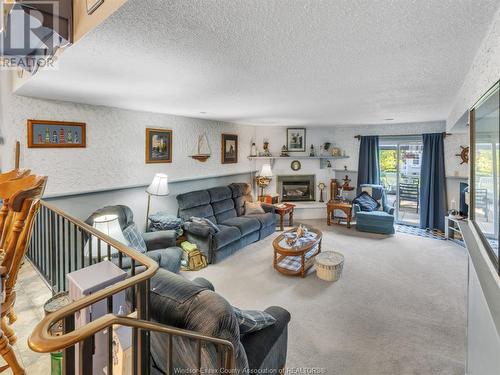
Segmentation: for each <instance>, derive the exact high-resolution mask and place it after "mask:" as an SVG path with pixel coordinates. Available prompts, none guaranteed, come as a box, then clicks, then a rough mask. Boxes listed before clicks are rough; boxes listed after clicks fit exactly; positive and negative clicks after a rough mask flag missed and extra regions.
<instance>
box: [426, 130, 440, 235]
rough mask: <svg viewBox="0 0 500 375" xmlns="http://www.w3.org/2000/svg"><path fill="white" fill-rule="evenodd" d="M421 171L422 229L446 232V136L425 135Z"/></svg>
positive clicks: (436, 134) (437, 134)
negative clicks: (444, 140)
mask: <svg viewBox="0 0 500 375" xmlns="http://www.w3.org/2000/svg"><path fill="white" fill-rule="evenodd" d="M422 138H423V146H424V148H423V151H422V164H421V170H420V207H421V208H420V228H422V229H427V228H429V229H439V230H441V231H444V215H445V214H446V178H445V171H444V142H443V139H444V134H443V133H433V134H423V135H422Z"/></svg>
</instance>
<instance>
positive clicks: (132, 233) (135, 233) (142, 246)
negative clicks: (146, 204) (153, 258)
mask: <svg viewBox="0 0 500 375" xmlns="http://www.w3.org/2000/svg"><path fill="white" fill-rule="evenodd" d="M123 237H125V239H126V240H127V241H128V246H130V247H133V248H134V249H136V250H137V251H139V252H141V253H145V252H146V242H144V238H142V236H141V233H140V232H139V230H138V229H137V226H136V225H135V223H132V224H130V225H129V226H128V227H126V228H125V229H124V230H123Z"/></svg>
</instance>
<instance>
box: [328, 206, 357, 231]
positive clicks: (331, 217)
mask: <svg viewBox="0 0 500 375" xmlns="http://www.w3.org/2000/svg"><path fill="white" fill-rule="evenodd" d="M335 210H340V211H342V212H343V213H345V214H346V216H347V217H346V218H341V217H335ZM335 219H337V220H338V223H339V224H340V221H341V220H342V219H344V220H345V221H346V223H347V228H350V227H351V221H352V203H350V202H344V201H329V202H328V203H327V204H326V223H327V224H328V225H331V223H332V220H335Z"/></svg>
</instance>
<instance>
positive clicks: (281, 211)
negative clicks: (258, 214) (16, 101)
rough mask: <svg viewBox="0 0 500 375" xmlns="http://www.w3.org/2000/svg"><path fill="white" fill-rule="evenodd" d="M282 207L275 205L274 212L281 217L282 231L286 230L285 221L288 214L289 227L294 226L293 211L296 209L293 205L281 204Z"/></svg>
mask: <svg viewBox="0 0 500 375" xmlns="http://www.w3.org/2000/svg"><path fill="white" fill-rule="evenodd" d="M281 205H282V207H278V206H277V205H274V211H275V212H276V213H277V214H278V215H279V216H280V230H281V231H283V230H285V227H284V225H283V219H284V217H285V215H286V214H288V225H290V226H293V210H294V208H295V205H294V204H291V203H281Z"/></svg>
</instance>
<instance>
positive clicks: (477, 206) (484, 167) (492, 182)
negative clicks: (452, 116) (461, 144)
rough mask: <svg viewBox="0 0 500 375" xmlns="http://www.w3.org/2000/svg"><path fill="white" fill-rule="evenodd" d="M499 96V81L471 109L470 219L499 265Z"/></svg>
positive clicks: (494, 261) (490, 254)
mask: <svg viewBox="0 0 500 375" xmlns="http://www.w3.org/2000/svg"><path fill="white" fill-rule="evenodd" d="M499 108H500V96H499V83H498V82H497V83H496V84H495V85H494V86H493V87H492V88H491V89H490V90H489V91H488V92H487V93H486V94H485V95H484V96H483V97H482V98H481V99H480V100H479V101H478V102H477V103H476V105H475V106H474V107H473V108H472V109H471V110H470V131H471V191H470V202H471V205H470V210H469V211H470V219H471V220H472V222H473V223H474V226H475V228H476V230H477V231H478V232H479V234H480V236H481V239H482V240H483V243H484V245H485V246H486V248H487V250H488V252H489V256H490V258H491V260H492V262H493V264H494V265H495V268H496V269H497V270H498V272H499V274H500V267H499V251H498V243H499V229H500V221H499V210H500V201H499V196H500V194H499V191H500V117H499Z"/></svg>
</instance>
